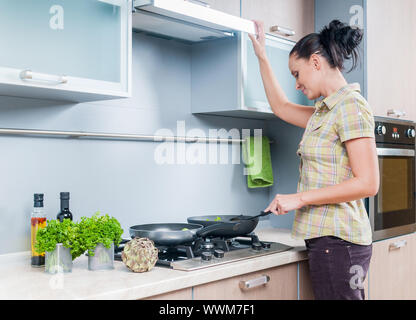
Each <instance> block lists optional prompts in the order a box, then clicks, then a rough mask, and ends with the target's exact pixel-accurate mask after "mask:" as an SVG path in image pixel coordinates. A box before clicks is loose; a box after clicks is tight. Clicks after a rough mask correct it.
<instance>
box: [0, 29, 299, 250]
mask: <svg viewBox="0 0 416 320" xmlns="http://www.w3.org/2000/svg"><path fill="white" fill-rule="evenodd" d="M190 66H191V64H190V47H189V46H187V45H184V44H180V43H177V42H172V41H167V40H163V39H157V38H153V37H148V36H145V35H141V34H133V97H132V98H130V99H121V100H112V101H96V102H90V103H81V104H72V103H63V102H58V101H49V100H36V99H26V98H15V97H5V96H2V97H0V127H2V128H25V129H45V130H71V131H78V130H81V131H91V132H114V133H137V134H149V135H153V134H156V133H157V131H158V130H160V129H162V128H165V129H169V130H170V131H172V132H173V133H174V134H176V131H177V126H178V121H181V122H180V123H183V124H185V125H186V130H187V131H188V130H190V129H194V128H198V129H202V131H203V132H205V133H206V135H208V134H209V129H221V128H224V129H226V130H230V129H232V128H237V129H243V128H244V129H252V130H254V129H259V128H263V130H264V132H265V133H266V134H268V135H269V137H270V138H271V139H276V143H275V144H273V145H272V147H271V150H272V157H273V166H274V168H275V171H276V172H275V181H276V186H275V187H273V188H272V189H271V190H269V189H270V188H266V189H254V190H251V189H248V188H247V183H246V177H245V176H244V175H243V164H232V163H231V161H228V164H197V165H192V164H189V163H188V164H180V163H176V164H175V163H174V164H163V165H159V164H157V163H156V161H155V152H157V150H156V148H158V146H160V143H155V142H132V141H109V140H99V141H97V140H76V139H57V138H35V137H33V138H29V137H6V136H0V144H1V146H2V153H1V157H0V177H1V180H2V183H1V184H0V213H1V216H2V227H1V232H0V254H3V253H9V252H14V251H23V250H29V245H30V239H29V233H30V224H29V221H30V213H31V209H32V205H33V194H34V193H44V194H45V201H44V203H45V210H46V213H47V217H48V218H49V219H52V218H55V217H56V214H57V213H58V211H59V192H61V191H69V192H70V193H71V200H70V210H71V212H72V213H73V215H74V219H79V218H80V217H81V216H84V215H85V216H89V215H92V214H93V213H94V212H95V211H97V210H100V211H101V212H102V213H108V214H110V215H112V216H114V217H116V218H117V219H119V221H120V223H121V225H122V227H123V228H124V230H125V234H124V236H128V227H129V226H130V225H134V224H143V223H155V222H186V218H187V217H188V216H192V215H202V214H217V213H223V214H249V215H254V214H258V213H259V211H260V210H262V209H264V208H265V207H266V205H267V204H268V203H269V200H270V198H271V196H272V194H273V193H274V192H275V191H277V190H278V191H279V192H280V191H281V190H286V191H289V192H294V191H296V182H297V178H298V170H297V164H296V155H295V151H296V150H295V148H296V147H297V143H298V140H300V131H295V134H293V135H289V136H288V138H289V137H290V139H292V140H290V141H287V139H284V134H285V132H286V133H289V132H294V131H293V130H295V129H294V127H291V126H288V125H285V127H284V128H286V130H284V133H283V136H282V132H281V128H280V127H281V125H282V122H280V121H277V122H276V121H270V122H266V121H262V120H248V119H247V120H246V119H237V118H226V117H218V116H193V115H191V92H190V89H191V81H192V79H191V72H190ZM185 147H188V145H186V146H185ZM293 150H295V151H293ZM294 160H295V161H294ZM286 165H287V166H288V167H287V168H288V169H287V168H286V167H285V166H286ZM284 168H286V169H284ZM292 219H293V217H292V216H290V215H288V216H287V217H283V218H282V217H271V220H270V221H269V220H266V221H262V222H261V223H260V226H261V227H265V226H270V225H273V226H275V227H285V228H290V226H291V220H292Z"/></svg>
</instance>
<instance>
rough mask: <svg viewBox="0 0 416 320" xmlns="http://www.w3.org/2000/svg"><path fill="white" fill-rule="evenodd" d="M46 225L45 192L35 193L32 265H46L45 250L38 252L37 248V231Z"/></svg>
mask: <svg viewBox="0 0 416 320" xmlns="http://www.w3.org/2000/svg"><path fill="white" fill-rule="evenodd" d="M45 227H46V216H45V211H44V208H43V193H35V194H34V205H33V211H32V216H31V219H30V242H31V249H32V258H31V265H32V266H33V267H42V266H44V265H45V252H37V251H36V249H35V242H36V233H37V232H38V230H39V229H41V228H45Z"/></svg>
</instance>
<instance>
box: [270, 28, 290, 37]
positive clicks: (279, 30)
mask: <svg viewBox="0 0 416 320" xmlns="http://www.w3.org/2000/svg"><path fill="white" fill-rule="evenodd" d="M270 31H271V32H275V33H278V34H282V35H284V36H287V37H291V36H294V35H295V34H296V32H295V30H292V29H289V28H285V27H281V26H271V27H270Z"/></svg>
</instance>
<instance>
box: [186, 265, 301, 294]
mask: <svg viewBox="0 0 416 320" xmlns="http://www.w3.org/2000/svg"><path fill="white" fill-rule="evenodd" d="M263 275H267V276H269V277H270V281H269V282H268V283H267V284H265V285H261V286H258V287H254V288H251V289H240V286H239V283H240V281H249V280H254V279H258V278H259V277H262V276H263ZM194 299H196V300H204V299H215V300H227V299H232V300H255V299H259V300H274V299H285V300H286V299H288V300H289V299H290V300H296V299H297V264H296V263H294V264H289V265H284V266H281V267H276V268H272V269H266V270H262V271H259V272H253V273H249V274H246V275H241V276H237V277H233V278H229V279H224V280H219V281H215V282H211V283H208V284H204V285H200V286H197V287H195V288H194Z"/></svg>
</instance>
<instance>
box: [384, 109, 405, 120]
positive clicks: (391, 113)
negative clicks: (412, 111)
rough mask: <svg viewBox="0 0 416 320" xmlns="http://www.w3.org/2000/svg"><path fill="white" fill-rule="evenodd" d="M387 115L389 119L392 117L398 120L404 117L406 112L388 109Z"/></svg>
mask: <svg viewBox="0 0 416 320" xmlns="http://www.w3.org/2000/svg"><path fill="white" fill-rule="evenodd" d="M387 115H388V116H389V117H391V116H394V117H396V118H400V117H404V116H405V115H406V112H404V111H402V110H395V109H389V110H387Z"/></svg>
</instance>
